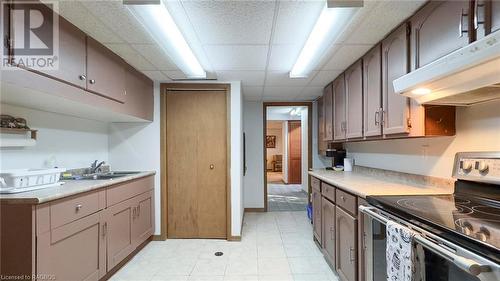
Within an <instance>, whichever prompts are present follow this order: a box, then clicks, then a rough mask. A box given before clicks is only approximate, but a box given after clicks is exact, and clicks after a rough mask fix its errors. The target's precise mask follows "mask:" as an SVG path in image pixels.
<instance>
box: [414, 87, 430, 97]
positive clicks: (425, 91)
mask: <svg viewBox="0 0 500 281" xmlns="http://www.w3.org/2000/svg"><path fill="white" fill-rule="evenodd" d="M411 93H412V94H415V95H419V96H423V95H428V94H430V93H431V90H430V89H427V88H416V89H415V90H413V91H411Z"/></svg>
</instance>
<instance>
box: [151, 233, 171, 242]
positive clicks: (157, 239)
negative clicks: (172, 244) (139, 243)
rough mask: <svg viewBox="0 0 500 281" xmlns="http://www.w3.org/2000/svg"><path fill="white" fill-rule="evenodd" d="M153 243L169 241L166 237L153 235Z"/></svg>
mask: <svg viewBox="0 0 500 281" xmlns="http://www.w3.org/2000/svg"><path fill="white" fill-rule="evenodd" d="M151 240H152V241H165V240H167V238H166V237H163V236H162V235H161V234H160V235H153V236H152V238H151Z"/></svg>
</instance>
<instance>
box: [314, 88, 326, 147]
mask: <svg viewBox="0 0 500 281" xmlns="http://www.w3.org/2000/svg"><path fill="white" fill-rule="evenodd" d="M316 110H317V111H316V112H317V117H318V154H319V155H325V153H326V149H327V142H326V141H324V138H325V114H324V112H323V97H322V96H321V97H320V98H319V99H318V100H317V101H316Z"/></svg>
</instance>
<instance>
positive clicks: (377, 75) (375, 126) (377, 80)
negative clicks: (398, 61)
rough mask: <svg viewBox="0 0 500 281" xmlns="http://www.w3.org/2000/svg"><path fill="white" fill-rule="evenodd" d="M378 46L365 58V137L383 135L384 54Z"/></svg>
mask: <svg viewBox="0 0 500 281" xmlns="http://www.w3.org/2000/svg"><path fill="white" fill-rule="evenodd" d="M381 50H382V49H381V45H380V44H377V45H376V46H375V47H374V48H373V49H371V50H370V51H369V52H368V53H367V54H366V55H365V56H364V57H363V89H364V90H363V92H364V95H363V115H364V118H363V120H364V126H363V131H364V136H365V137H373V136H381V135H382V125H381V115H380V114H381V113H382V54H381V52H382V51H381Z"/></svg>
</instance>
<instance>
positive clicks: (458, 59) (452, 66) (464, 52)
mask: <svg viewBox="0 0 500 281" xmlns="http://www.w3.org/2000/svg"><path fill="white" fill-rule="evenodd" d="M393 86H394V90H395V92H396V93H399V94H403V95H405V96H408V97H411V98H413V99H415V100H416V101H417V102H418V103H420V104H441V105H459V106H460V105H461V106H467V105H473V104H476V103H481V102H485V101H489V100H494V99H500V32H495V33H492V34H490V35H488V36H486V37H484V38H482V39H480V40H478V41H476V42H474V43H471V44H469V45H467V46H466V47H463V48H461V49H459V50H456V51H454V52H453V53H451V54H449V55H447V56H444V57H442V58H440V59H438V60H436V61H434V62H432V63H430V64H428V65H425V66H423V67H421V68H419V69H417V70H415V71H412V72H410V73H408V74H406V75H404V76H402V77H400V78H398V79H396V80H394V82H393Z"/></svg>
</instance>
